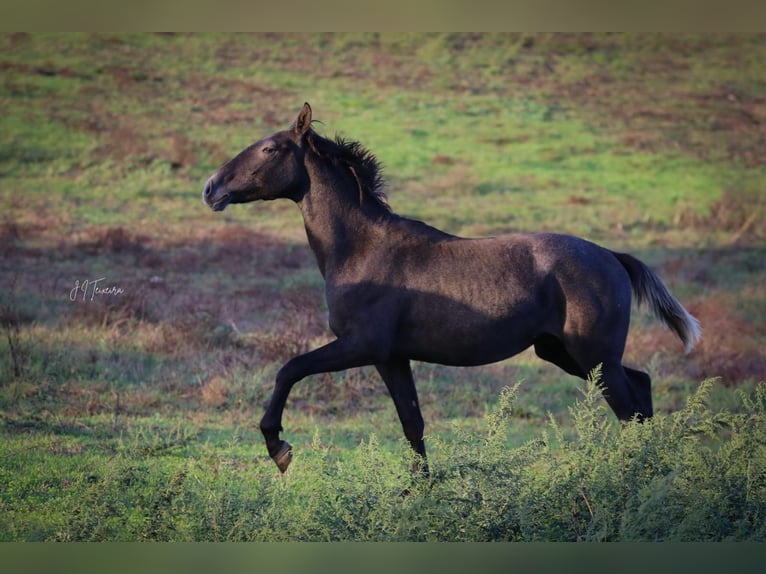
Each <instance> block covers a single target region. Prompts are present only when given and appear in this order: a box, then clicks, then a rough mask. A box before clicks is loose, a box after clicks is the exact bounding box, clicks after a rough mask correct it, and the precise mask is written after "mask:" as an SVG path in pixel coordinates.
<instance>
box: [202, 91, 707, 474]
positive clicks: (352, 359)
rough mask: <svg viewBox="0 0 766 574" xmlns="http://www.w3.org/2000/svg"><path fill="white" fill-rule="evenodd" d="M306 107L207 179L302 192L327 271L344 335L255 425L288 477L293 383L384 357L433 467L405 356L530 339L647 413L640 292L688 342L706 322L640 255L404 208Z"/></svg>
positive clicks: (312, 239) (422, 468)
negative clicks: (393, 204) (481, 232)
mask: <svg viewBox="0 0 766 574" xmlns="http://www.w3.org/2000/svg"><path fill="white" fill-rule="evenodd" d="M311 118H312V111H311V107H310V106H309V105H308V104H304V106H303V108H302V109H301V111H300V113H299V115H298V117H297V119H296V120H295V122H294V123H293V124H292V126H291V127H290V128H289V129H287V130H285V131H280V132H277V133H274V134H272V135H270V136H268V137H265V138H263V139H261V140H258V141H257V142H255V143H254V144H252V145H250V146H249V147H247V148H246V149H244V150H243V151H242V152H240V153H239V154H238V155H237V156H235V157H234V158H233V159H231V160H229V161H228V162H227V163H226V164H224V165H223V166H222V167H221V168H220V169H219V170H218V171H217V172H216V173H214V174H213V175H212V176H211V177H210V179H208V181H207V182H206V184H205V187H204V190H203V194H202V196H203V200H204V202H205V203H206V204H207V205H208V206H210V207H211V208H212V209H213V210H214V211H222V210H224V209H225V208H226V207H227V206H228V205H230V204H235V203H248V202H252V201H256V200H272V199H282V198H286V199H291V200H292V201H294V202H295V203H296V204H297V205H298V206H299V207H300V210H301V213H302V215H303V221H304V224H305V228H306V235H307V237H308V242H309V245H310V246H311V249H312V250H313V252H314V254H315V256H316V260H317V263H318V265H319V270H320V272H321V273H322V276H323V277H324V280H325V295H326V298H327V307H328V311H329V325H330V329H331V330H332V332H333V333H334V334H335V337H336V338H335V339H334V340H333V341H331V342H330V343H328V344H327V345H324V346H322V347H320V348H318V349H316V350H313V351H311V352H308V353H305V354H303V355H299V356H297V357H295V358H293V359H291V360H290V361H288V362H287V363H286V364H285V365H284V366H283V367H282V368H281V369H280V370H279V372H278V373H277V376H276V382H275V385H274V391H273V394H272V396H271V400H270V401H269V403H268V406H267V408H266V412H265V414H264V416H263V418H262V420H261V423H260V427H261V430H262V432H263V435H264V438H265V440H266V447H267V449H268V452H269V455H270V456H271V458H272V459H273V460H274V462H275V463H276V464H277V466H278V467H279V470H280V471H282V472H284V471H285V470H286V469H287V467H288V465H289V464H290V461H291V457H292V451H291V447H290V445H289V444H288V443H287V442H286V441H284V440H282V439H281V438H280V432H281V431H282V430H283V429H282V413H283V410H284V407H285V403H286V401H287V398H288V395H289V393H290V389H291V388H292V386H293V385H294V384H295V383H297V382H298V381H300V380H301V379H303V378H304V377H307V376H308V375H313V374H316V373H323V372H334V371H342V370H345V369H350V368H352V367H361V366H364V365H374V366H375V368H376V369H377V371H378V373H380V376H381V378H382V379H383V382H384V383H385V384H386V386H387V388H388V390H389V392H390V394H391V397H392V399H393V401H394V404H395V406H396V410H397V413H398V415H399V418H400V420H401V424H402V428H403V430H404V434H405V436H406V437H407V440H408V441H409V443H410V445H411V446H412V448H413V449H414V451H415V452H416V453H417V454H418V455H420V457H419V458H420V461H419V462H418V463H416V468H415V470H416V471H419V472H423V473H425V474H427V473H428V467H427V463H426V451H425V445H424V442H423V430H424V424H423V417H422V415H421V411H420V405H419V403H418V397H417V392H416V390H415V383H414V380H413V376H412V371H411V369H410V361H412V360H416V361H423V362H430V363H439V364H443V365H454V366H468V365H482V364H487V363H492V362H495V361H500V360H502V359H505V358H508V357H511V356H513V355H516V354H517V353H520V352H521V351H523V350H524V349H526V348H528V347H530V346H534V348H535V352H536V353H537V355H538V356H539V357H540V358H542V359H544V360H546V361H550V362H551V363H553V364H555V365H558V366H559V367H560V368H562V369H563V370H564V371H566V372H567V373H570V374H572V375H576V376H578V377H581V378H586V377H587V376H588V373H589V372H590V371H591V370H592V369H594V368H595V367H596V366H597V365H601V374H602V385H603V392H604V397H605V399H606V401H607V403H608V404H609V406H610V407H611V409H612V410H613V411H614V413H615V415H616V416H617V417H618V418H619V419H620V420H628V419H631V418H633V417H638V418H646V417H651V416H652V413H653V411H652V396H651V385H650V378H649V375H647V374H646V373H644V372H641V371H638V370H635V369H631V368H628V367H625V366H624V365H623V364H622V356H623V351H624V348H625V341H626V338H627V334H628V326H629V323H630V311H631V297H635V300H636V303H638V304H640V303H642V302H646V303H648V304H649V306H650V308H651V309H652V310H653V312H654V314H655V315H656V316H657V317H658V318H659V319H660V320H662V321H663V322H664V323H665V324H666V325H667V326H668V327H669V328H670V329H671V330H673V331H674V332H675V333H676V334H677V335H678V337H679V338H680V339H681V341H682V342H683V344H684V345H685V348H686V351H687V352H688V351H690V350H691V348H692V346H693V345H694V343H695V342H696V340H697V339H698V338H699V336H700V328H699V323H698V322H697V320H696V319H695V318H694V317H692V316H691V315H690V314H689V313H688V312H687V311H686V309H684V307H683V306H682V305H681V304H680V303H679V302H678V301H677V300H676V299H675V298H674V297H673V296H672V295H671V294H670V292H669V291H668V289H667V288H666V287H665V285H664V284H663V283H662V281H661V280H660V279H659V277H657V275H655V274H654V273H653V272H652V271H651V270H650V269H649V268H648V267H647V266H646V265H644V264H643V263H642V262H641V261H639V260H638V259H636V258H635V257H632V256H631V255H627V254H623V253H615V252H613V251H609V250H607V249H604V248H603V247H600V246H598V245H596V244H594V243H591V242H589V241H586V240H584V239H580V238H577V237H573V236H570V235H563V234H553V233H538V234H522V233H517V234H511V235H507V236H502V237H486V238H476V239H467V238H462V237H457V236H454V235H451V234H448V233H445V232H443V231H440V230H438V229H435V228H433V227H430V226H429V225H426V224H425V223H422V222H420V221H414V220H412V219H408V218H406V217H401V216H399V215H396V214H395V213H394V212H393V211H392V210H391V209H390V207H389V205H388V203H387V200H386V196H385V194H384V192H383V184H384V182H383V177H382V173H381V169H380V166H379V163H378V161H377V160H376V158H375V156H374V155H373V154H372V153H370V152H369V151H368V150H366V149H365V148H364V147H362V146H361V145H360V144H359V143H358V142H355V141H346V140H344V139H342V138H339V137H336V138H335V139H328V138H324V137H322V136H320V135H319V134H317V133H316V132H315V131H314V130H313V129H312V127H311V123H312V119H311Z"/></svg>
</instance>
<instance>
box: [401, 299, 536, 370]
mask: <svg viewBox="0 0 766 574" xmlns="http://www.w3.org/2000/svg"><path fill="white" fill-rule="evenodd" d="M523 315H524V313H521V314H518V313H517V314H514V317H502V318H491V317H485V316H481V314H478V313H475V312H467V311H466V310H462V311H454V310H453V311H452V312H450V313H446V314H440V313H433V314H431V315H430V316H429V317H428V318H427V320H423V318H421V320H417V321H412V320H409V321H403V322H402V323H401V324H400V328H399V329H398V330H397V333H396V338H395V340H394V344H393V352H394V354H396V355H398V356H402V357H406V358H408V359H413V360H416V361H423V362H426V363H439V364H443V365H452V366H471V365H484V364H488V363H494V362H497V361H500V360H503V359H506V358H508V357H512V356H513V355H516V354H518V353H520V352H522V351H523V350H524V349H526V348H527V347H529V346H530V345H531V344H532V343H533V341H534V338H535V336H536V334H537V332H536V331H537V330H536V328H535V327H534V326H533V324H532V323H530V322H525V321H523V320H520V319H522V316H523ZM411 319H412V318H411Z"/></svg>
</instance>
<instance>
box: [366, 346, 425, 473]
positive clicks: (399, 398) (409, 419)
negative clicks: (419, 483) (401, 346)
mask: <svg viewBox="0 0 766 574" xmlns="http://www.w3.org/2000/svg"><path fill="white" fill-rule="evenodd" d="M375 368H376V369H378V372H379V373H380V376H381V377H382V378H383V381H384V382H385V383H386V387H387V388H388V392H389V393H391V398H392V399H393V400H394V405H395V406H396V412H397V413H398V414H399V420H400V421H401V423H402V429H403V430H404V436H406V437H407V440H408V441H409V442H410V446H411V447H412V450H414V451H415V452H416V453H417V454H418V455H419V456H420V460H417V461H415V463H414V464H413V466H412V471H413V473H414V474H422V475H423V476H428V474H429V471H428V462H427V461H426V446H425V442H423V431H424V428H425V425H424V423H423V415H422V414H421V412H420V403H418V394H417V391H416V390H415V381H414V379H413V378H412V369H411V368H410V362H409V361H408V360H406V359H394V360H391V361H388V362H386V363H380V364H377V365H375Z"/></svg>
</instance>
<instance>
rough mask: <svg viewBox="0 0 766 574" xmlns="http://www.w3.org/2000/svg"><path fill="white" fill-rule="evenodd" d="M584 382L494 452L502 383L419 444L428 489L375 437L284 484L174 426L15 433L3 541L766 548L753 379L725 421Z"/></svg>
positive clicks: (312, 454) (765, 474)
mask: <svg viewBox="0 0 766 574" xmlns="http://www.w3.org/2000/svg"><path fill="white" fill-rule="evenodd" d="M596 377H597V375H595V374H594V377H592V379H591V380H590V381H588V383H587V384H586V385H585V386H584V388H583V394H582V398H581V399H580V400H578V401H577V403H576V404H575V405H574V406H573V407H572V408H571V417H572V418H573V421H574V424H573V431H571V432H569V433H565V432H563V431H562V430H561V429H560V427H559V426H558V425H557V424H556V423H555V422H553V418H551V422H550V424H549V425H548V427H547V428H546V430H545V431H544V432H543V433H542V435H541V436H540V437H539V438H538V439H535V440H532V441H530V442H529V443H527V444H525V445H523V446H521V447H518V448H508V447H507V446H506V445H507V443H506V438H507V433H508V432H512V428H513V419H514V401H515V399H516V389H515V388H507V389H506V390H505V391H504V392H503V393H502V396H501V397H500V401H499V403H498V406H497V407H496V409H495V410H494V411H493V412H492V413H491V414H489V415H488V416H487V420H486V423H487V424H486V428H487V432H486V434H485V435H484V436H476V435H475V434H470V433H467V432H465V431H460V430H459V429H456V430H455V433H451V435H450V438H449V439H448V440H447V439H439V438H438V437H430V445H431V447H432V449H431V450H432V452H433V457H432V466H433V475H432V477H431V478H430V479H422V478H419V477H412V476H410V474H409V472H408V470H407V469H408V468H409V462H410V460H409V458H410V457H411V456H412V455H410V454H409V451H408V449H407V448H406V447H405V445H404V444H402V448H401V449H400V450H399V451H398V452H391V450H390V449H388V450H386V449H382V448H381V447H380V446H379V445H378V443H377V440H376V438H375V437H374V436H371V437H370V439H369V441H367V442H365V443H364V444H362V445H360V446H359V447H357V448H356V449H353V450H351V451H346V452H344V453H342V454H341V455H338V454H337V453H333V452H332V451H331V450H330V449H328V448H325V447H324V446H323V445H322V442H321V438H320V437H319V436H317V437H315V439H314V443H313V445H312V446H311V447H310V448H304V449H302V450H301V451H300V452H299V453H297V455H296V460H295V461H294V464H293V466H292V467H291V468H290V470H289V471H288V473H287V474H286V475H284V476H281V477H280V476H279V475H278V474H277V473H276V471H275V469H273V466H272V465H271V464H270V463H268V462H264V461H263V460H262V459H263V457H261V456H258V455H257V454H254V453H255V452H256V451H255V450H253V451H248V450H246V449H243V448H242V445H239V444H234V443H232V444H230V445H221V444H218V445H215V447H214V448H205V447H204V446H201V447H199V446H197V447H194V446H191V445H193V444H195V441H194V440H191V441H190V440H188V439H189V437H188V436H186V435H185V432H184V430H183V429H182V428H180V427H179V428H174V429H171V430H170V431H168V433H166V434H167V436H166V437H165V439H166V440H159V442H158V441H157V440H153V441H149V442H146V441H143V440H141V438H140V437H138V438H132V439H128V438H126V439H125V440H124V441H123V442H122V443H120V444H118V445H117V447H116V448H115V449H114V452H109V453H99V452H98V451H95V450H94V451H89V452H78V453H76V454H78V456H71V454H72V453H68V452H67V447H66V443H62V442H58V443H56V445H57V447H56V448H55V449H51V448H50V446H51V445H50V444H47V443H46V446H47V448H39V449H38V448H30V447H29V444H30V443H29V439H26V441H27V442H26V443H24V444H26V445H27V446H26V448H19V447H18V445H17V444H16V443H15V442H14V441H13V439H11V440H8V441H5V442H4V444H3V445H2V446H0V481H1V482H2V483H3V485H4V486H3V493H2V497H1V498H0V539H3V540H23V539H41V540H198V541H203V540H259V541H275V540H311V541H328V540H364V541H391V540H393V541H404V540H413V541H421V540H426V541H428V540H447V541H462V540H466V541H493V540H511V541H536V540H538V541H539V540H545V541H635V540H656V541H661V540H696V541H699V540H706V541H708V540H751V541H752V540H756V541H763V540H765V539H766V384H763V383H762V384H761V385H759V386H758V387H756V389H755V391H754V392H753V393H752V394H751V395H746V394H744V393H742V394H741V395H740V398H741V400H742V402H743V409H741V410H740V412H738V413H731V412H717V413H716V412H712V411H711V410H710V409H709V407H708V406H707V405H706V397H707V395H708V393H709V391H710V389H711V387H712V386H713V384H714V383H713V381H706V382H704V383H702V384H701V385H700V387H699V389H698V391H697V392H696V394H695V395H693V396H692V397H691V398H690V399H689V401H688V404H687V405H686V407H685V408H683V409H681V410H679V411H677V412H675V413H672V414H667V415H666V414H661V415H658V416H656V417H655V418H654V419H652V420H650V421H648V422H646V423H644V424H638V423H629V424H624V425H623V424H619V423H617V422H615V421H614V417H613V416H612V415H611V413H610V412H608V410H607V408H606V407H605V405H604V402H603V400H602V399H601V398H600V390H599V386H598V384H597V382H596V381H597V378H596ZM156 434H157V433H155V435H156ZM179 437H180V439H179ZM46 440H48V439H45V438H43V437H41V438H40V441H42V443H45V442H46ZM196 442H198V441H196ZM42 443H41V444H42ZM258 446H260V445H256V447H254V448H257V447H258ZM52 453H53V454H52ZM251 454H252V456H251ZM68 455H69V456H68ZM14 467H15V468H14Z"/></svg>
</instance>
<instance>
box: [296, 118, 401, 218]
mask: <svg viewBox="0 0 766 574" xmlns="http://www.w3.org/2000/svg"><path fill="white" fill-rule="evenodd" d="M308 143H309V146H310V147H311V149H312V150H313V151H314V152H315V153H316V154H317V155H319V156H320V157H323V158H326V159H329V160H330V161H332V162H333V163H335V164H340V165H344V166H346V167H347V168H348V169H349V170H351V173H352V174H353V175H354V177H355V178H356V181H357V183H358V184H359V189H360V191H361V193H363V194H364V195H363V197H369V198H370V199H372V200H374V201H375V202H376V203H377V204H378V205H380V206H381V207H383V208H385V209H386V210H387V211H391V208H390V206H389V205H388V199H387V198H386V193H385V191H383V188H384V187H385V179H384V178H383V172H382V169H381V166H380V162H379V161H378V158H376V157H375V155H374V154H373V153H372V152H371V151H370V150H368V149H367V148H365V147H364V146H363V145H362V144H361V143H359V142H358V141H353V140H346V139H344V138H343V137H342V136H339V135H336V136H335V140H330V139H327V138H324V137H322V136H320V135H318V134H317V133H316V132H314V131H313V130H311V131H310V132H309V137H308Z"/></svg>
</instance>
